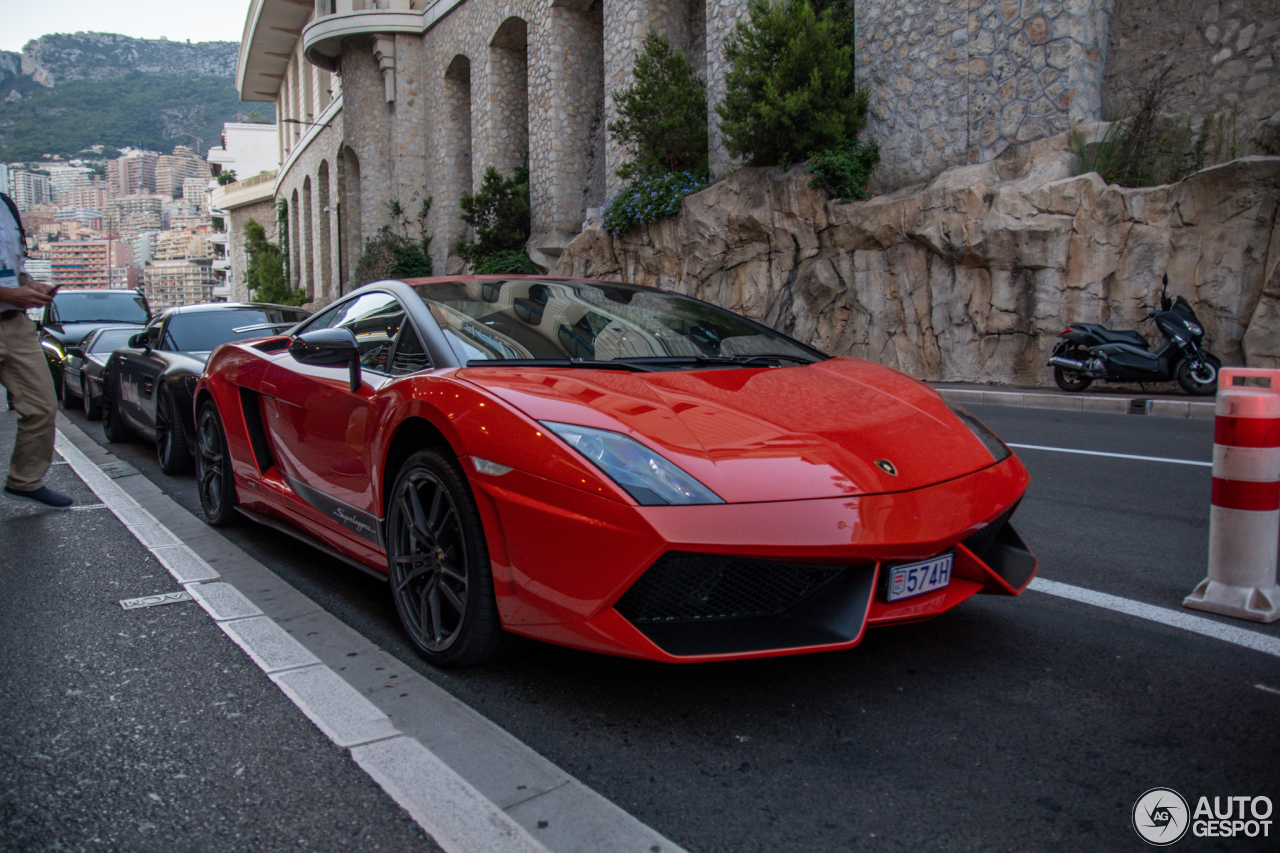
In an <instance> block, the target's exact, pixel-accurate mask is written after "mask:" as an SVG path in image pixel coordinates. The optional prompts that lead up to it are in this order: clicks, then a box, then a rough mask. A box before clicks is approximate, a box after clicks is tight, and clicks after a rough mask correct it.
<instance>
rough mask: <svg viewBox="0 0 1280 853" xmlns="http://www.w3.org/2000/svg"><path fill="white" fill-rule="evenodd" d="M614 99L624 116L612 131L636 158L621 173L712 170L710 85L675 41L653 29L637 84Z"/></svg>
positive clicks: (638, 69) (640, 58) (639, 65)
mask: <svg viewBox="0 0 1280 853" xmlns="http://www.w3.org/2000/svg"><path fill="white" fill-rule="evenodd" d="M613 97H614V103H615V104H616V105H617V109H618V116H619V118H618V120H617V121H614V122H610V124H609V132H610V133H611V134H613V138H614V139H615V140H617V141H618V142H620V143H622V144H623V145H628V146H630V147H631V152H632V155H633V158H634V159H632V160H631V161H630V162H628V163H624V164H623V166H622V168H620V169H618V172H617V173H618V177H620V178H623V179H624V180H625V179H628V178H632V177H635V176H638V175H643V174H648V173H652V172H694V173H696V174H703V173H705V172H706V171H707V169H708V166H707V93H706V86H705V85H704V84H703V82H702V81H701V80H699V79H698V77H697V75H696V74H694V72H693V66H692V65H690V64H689V60H688V58H686V57H685V55H684V54H683V53H681V52H680V51H678V50H676V49H675V48H674V47H672V45H671V40H670V39H668V38H667V37H666V36H663V35H659V34H658V33H657V32H656V31H654V30H649V32H648V34H647V35H646V36H645V37H644V48H643V50H642V51H641V52H640V54H638V55H637V56H636V65H635V83H633V84H632V85H631V86H630V87H629V88H627V89H624V90H622V91H620V92H614V93H613Z"/></svg>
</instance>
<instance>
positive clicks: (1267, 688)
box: [1253, 684, 1280, 696]
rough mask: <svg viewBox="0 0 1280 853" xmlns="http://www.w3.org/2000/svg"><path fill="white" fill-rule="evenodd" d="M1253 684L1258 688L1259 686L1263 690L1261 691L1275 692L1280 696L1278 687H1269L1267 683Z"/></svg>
mask: <svg viewBox="0 0 1280 853" xmlns="http://www.w3.org/2000/svg"><path fill="white" fill-rule="evenodd" d="M1253 686H1254V687H1256V688H1258V689H1259V690H1261V691H1262V692H1264V693H1274V694H1276V695H1277V696H1280V690H1277V689H1276V688H1274V687H1268V686H1267V685H1265V684H1255V685H1253Z"/></svg>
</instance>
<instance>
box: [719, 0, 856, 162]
mask: <svg viewBox="0 0 1280 853" xmlns="http://www.w3.org/2000/svg"><path fill="white" fill-rule="evenodd" d="M748 9H749V10H750V18H749V20H748V21H745V22H744V21H740V22H739V23H738V24H737V25H736V26H735V27H734V31H733V33H732V34H731V35H730V36H729V38H728V39H726V40H725V47H724V53H725V58H726V59H727V60H728V61H729V63H730V65H729V70H728V71H727V72H726V73H725V85H726V87H727V91H726V93H725V99H724V102H723V103H722V104H721V105H720V106H718V107H717V108H716V111H717V112H718V113H719V114H720V119H721V122H720V129H721V131H722V132H723V134H724V141H725V148H726V149H727V150H728V151H729V153H730V154H732V155H733V156H735V157H742V158H744V159H745V161H746V162H747V164H748V165H750V166H782V167H787V166H790V165H791V164H792V163H795V162H798V161H800V160H803V159H805V158H806V157H808V156H809V154H810V153H811V152H814V151H822V150H825V149H828V148H833V147H835V146H837V145H839V144H840V143H842V142H844V141H845V140H846V139H853V138H854V137H856V136H857V135H858V131H860V130H861V129H862V126H863V124H865V122H866V115H867V104H868V96H867V93H866V91H865V90H860V89H859V88H858V87H857V85H856V83H855V81H854V74H853V72H854V62H853V46H852V45H849V44H841V43H840V39H839V34H840V32H841V30H840V28H839V27H837V25H836V23H835V22H834V21H833V20H832V15H831V12H832V10H831V9H827V10H826V11H824V12H823V13H822V14H821V15H818V14H816V13H815V12H814V10H813V7H812V6H811V5H810V2H809V0H794V2H791V3H789V4H787V3H784V2H782V0H776V2H773V3H771V2H770V0H750V2H749V5H748Z"/></svg>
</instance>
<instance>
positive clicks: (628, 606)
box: [616, 552, 848, 624]
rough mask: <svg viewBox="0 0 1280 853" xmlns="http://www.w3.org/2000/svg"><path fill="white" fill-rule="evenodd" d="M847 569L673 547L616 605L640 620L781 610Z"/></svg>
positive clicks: (733, 616) (694, 619)
mask: <svg viewBox="0 0 1280 853" xmlns="http://www.w3.org/2000/svg"><path fill="white" fill-rule="evenodd" d="M847 569H848V567H847V566H817V565H812V564H806V563H774V562H770V561H767V560H751V559H746V558H743V557H728V556H721V555H717V554H685V553H678V552H671V553H668V554H665V555H663V556H662V558H661V559H659V560H658V561H657V562H656V563H654V564H653V565H652V566H650V567H649V570H648V571H646V572H645V573H644V574H643V575H641V577H640V579H639V580H638V581H636V582H635V583H634V584H633V585H632V587H631V589H629V590H627V592H626V594H625V595H623V596H622V598H621V599H619V601H618V604H617V608H616V609H617V611H618V612H619V613H621V614H622V615H623V616H625V617H626V618H627V619H628V620H630V621H631V622H633V623H636V624H641V623H653V622H698V621H707V620H715V619H743V618H749V617H758V616H776V615H778V614H781V613H783V612H785V611H787V610H789V609H790V608H792V607H794V606H795V605H796V604H797V603H799V602H800V601H802V600H803V599H805V598H806V597H807V596H809V595H811V594H812V593H814V592H816V591H817V590H818V589H820V588H821V587H823V586H825V585H826V584H828V583H830V582H831V581H832V580H834V579H835V578H836V577H838V576H839V575H840V574H842V573H843V572H845V571H846V570H847Z"/></svg>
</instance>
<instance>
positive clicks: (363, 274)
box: [355, 197, 431, 285]
mask: <svg viewBox="0 0 1280 853" xmlns="http://www.w3.org/2000/svg"><path fill="white" fill-rule="evenodd" d="M387 211H388V212H389V213H390V214H391V220H392V221H391V224H388V225H383V226H382V227H381V228H379V229H378V233H377V235H376V236H374V237H373V238H372V239H370V240H369V241H368V242H366V243H365V244H364V252H363V253H361V255H360V260H359V261H357V262H356V274H355V278H356V281H355V283H356V284H357V285H360V284H368V283H369V282H371V281H381V280H382V279H385V278H415V277H418V276H426V275H431V237H429V236H428V235H427V214H429V213H430V212H431V199H430V197H428V198H426V199H423V202H422V209H421V210H420V211H419V212H418V217H417V219H418V239H417V240H411V239H409V236H408V235H407V234H406V233H405V232H406V231H407V230H408V224H407V223H406V222H405V221H404V209H403V208H402V207H401V206H400V202H398V201H391V202H388V203H387ZM393 226H394V228H393Z"/></svg>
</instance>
